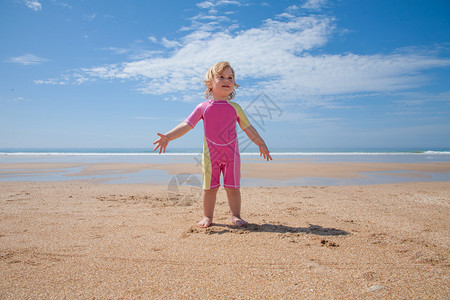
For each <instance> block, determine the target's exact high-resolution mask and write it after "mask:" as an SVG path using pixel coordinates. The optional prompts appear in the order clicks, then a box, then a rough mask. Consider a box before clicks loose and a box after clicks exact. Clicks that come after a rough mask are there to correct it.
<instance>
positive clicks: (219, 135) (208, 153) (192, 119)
mask: <svg viewBox="0 0 450 300" xmlns="http://www.w3.org/2000/svg"><path fill="white" fill-rule="evenodd" d="M200 119H203V126H204V130H205V137H204V140H203V158H202V164H203V165H202V173H203V188H204V189H205V190H209V189H214V188H216V187H219V186H220V173H223V183H224V186H225V187H229V188H239V187H240V178H241V159H240V156H239V145H238V138H237V134H236V122H238V123H239V126H240V127H241V129H242V130H245V129H246V128H248V127H249V126H250V125H251V124H250V122H249V121H248V119H247V117H246V116H245V114H244V111H243V110H242V108H241V107H240V106H239V104H237V103H234V102H230V101H227V100H222V101H218V100H213V99H210V100H208V101H205V102H202V103H200V104H199V105H198V106H197V107H196V108H195V109H194V111H193V112H192V113H191V115H190V116H189V117H188V118H187V119H186V120H185V122H186V123H187V124H189V125H190V126H191V127H192V128H194V127H195V125H196V124H197V123H198V121H200Z"/></svg>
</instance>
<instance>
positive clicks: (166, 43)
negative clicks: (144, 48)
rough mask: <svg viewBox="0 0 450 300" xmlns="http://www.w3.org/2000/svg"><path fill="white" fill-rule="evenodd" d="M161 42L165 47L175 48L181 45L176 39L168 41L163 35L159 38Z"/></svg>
mask: <svg viewBox="0 0 450 300" xmlns="http://www.w3.org/2000/svg"><path fill="white" fill-rule="evenodd" d="M161 44H162V45H163V46H164V47H166V48H176V47H179V46H181V44H180V43H179V42H177V41H169V40H168V39H166V38H165V37H163V38H162V40H161Z"/></svg>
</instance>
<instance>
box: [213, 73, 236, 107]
mask: <svg viewBox="0 0 450 300" xmlns="http://www.w3.org/2000/svg"><path fill="white" fill-rule="evenodd" d="M209 88H211V90H212V95H213V98H214V100H228V95H229V94H231V93H232V92H233V89H234V76H233V71H231V68H225V69H224V70H223V72H222V73H221V74H218V75H216V76H214V78H213V80H212V82H211V84H210V86H209Z"/></svg>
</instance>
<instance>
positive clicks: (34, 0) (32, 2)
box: [23, 0, 42, 11]
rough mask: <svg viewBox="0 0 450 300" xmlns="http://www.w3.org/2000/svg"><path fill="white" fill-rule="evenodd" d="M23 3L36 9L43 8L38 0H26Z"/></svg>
mask: <svg viewBox="0 0 450 300" xmlns="http://www.w3.org/2000/svg"><path fill="white" fill-rule="evenodd" d="M23 3H24V4H25V5H26V6H27V7H28V8H31V9H32V10H34V11H40V10H42V4H41V3H39V1H38V0H24V1H23Z"/></svg>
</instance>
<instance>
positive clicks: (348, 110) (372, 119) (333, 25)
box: [0, 0, 450, 149]
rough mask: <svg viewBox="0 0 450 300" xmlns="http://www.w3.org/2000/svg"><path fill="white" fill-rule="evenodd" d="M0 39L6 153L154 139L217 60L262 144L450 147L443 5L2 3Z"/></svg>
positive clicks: (190, 104) (362, 1)
mask: <svg viewBox="0 0 450 300" xmlns="http://www.w3.org/2000/svg"><path fill="white" fill-rule="evenodd" d="M0 39H1V41H2V43H1V44H2V46H1V47H0V80H1V83H0V87H1V89H0V148H7V147H43V148H49V147H130V148H133V147H143V148H152V147H153V146H152V142H153V141H154V140H155V139H156V138H157V136H156V132H163V133H164V132H167V131H168V130H170V129H171V128H173V127H174V126H175V125H177V124H178V123H179V122H181V121H183V120H184V118H185V117H186V116H188V115H189V114H190V113H191V111H192V110H193V109H194V107H195V106H196V105H197V104H198V103H200V102H201V101H203V100H204V98H203V90H204V88H203V86H202V79H203V75H204V73H205V71H206V70H207V69H208V68H209V67H210V66H211V65H212V64H214V63H215V62H217V61H222V60H226V61H229V62H230V63H231V64H232V66H233V67H234V68H235V71H236V81H237V83H239V84H240V86H241V87H240V88H239V89H238V91H237V97H236V99H235V100H236V102H238V103H239V104H241V106H242V107H243V108H244V109H245V110H246V111H247V115H249V117H250V119H251V121H252V122H253V125H254V126H255V128H256V129H257V130H258V131H259V132H260V134H261V135H262V136H263V138H264V139H265V140H266V143H267V144H268V146H269V149H277V148H289V147H291V148H294V147H295V148H296V147H302V148H335V147H342V148H349V147H358V148H359V147H366V148H373V147H382V148H386V147H420V148H426V149H433V148H438V147H440V148H442V147H447V148H448V147H450V2H449V1H447V0H442V1H437V0H430V1H425V0H423V1H420V0H416V1H414V0H411V1H400V0H398V1H392V0H377V1H370V0H339V1H326V0H311V1H288V0H273V1H250V0H241V1H237V0H218V1H175V0H169V1H152V0H148V1H116V0H108V1H106V0H105V1H102V0H96V1H87V0H86V1H83V0H79V1H69V0H2V1H0ZM199 125H200V124H199ZM202 131H203V129H202V126H197V127H196V128H195V129H194V130H192V131H190V132H189V133H188V134H187V135H186V136H184V137H182V138H180V139H178V140H176V141H174V142H172V144H170V145H169V147H196V148H200V147H201V143H202Z"/></svg>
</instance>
